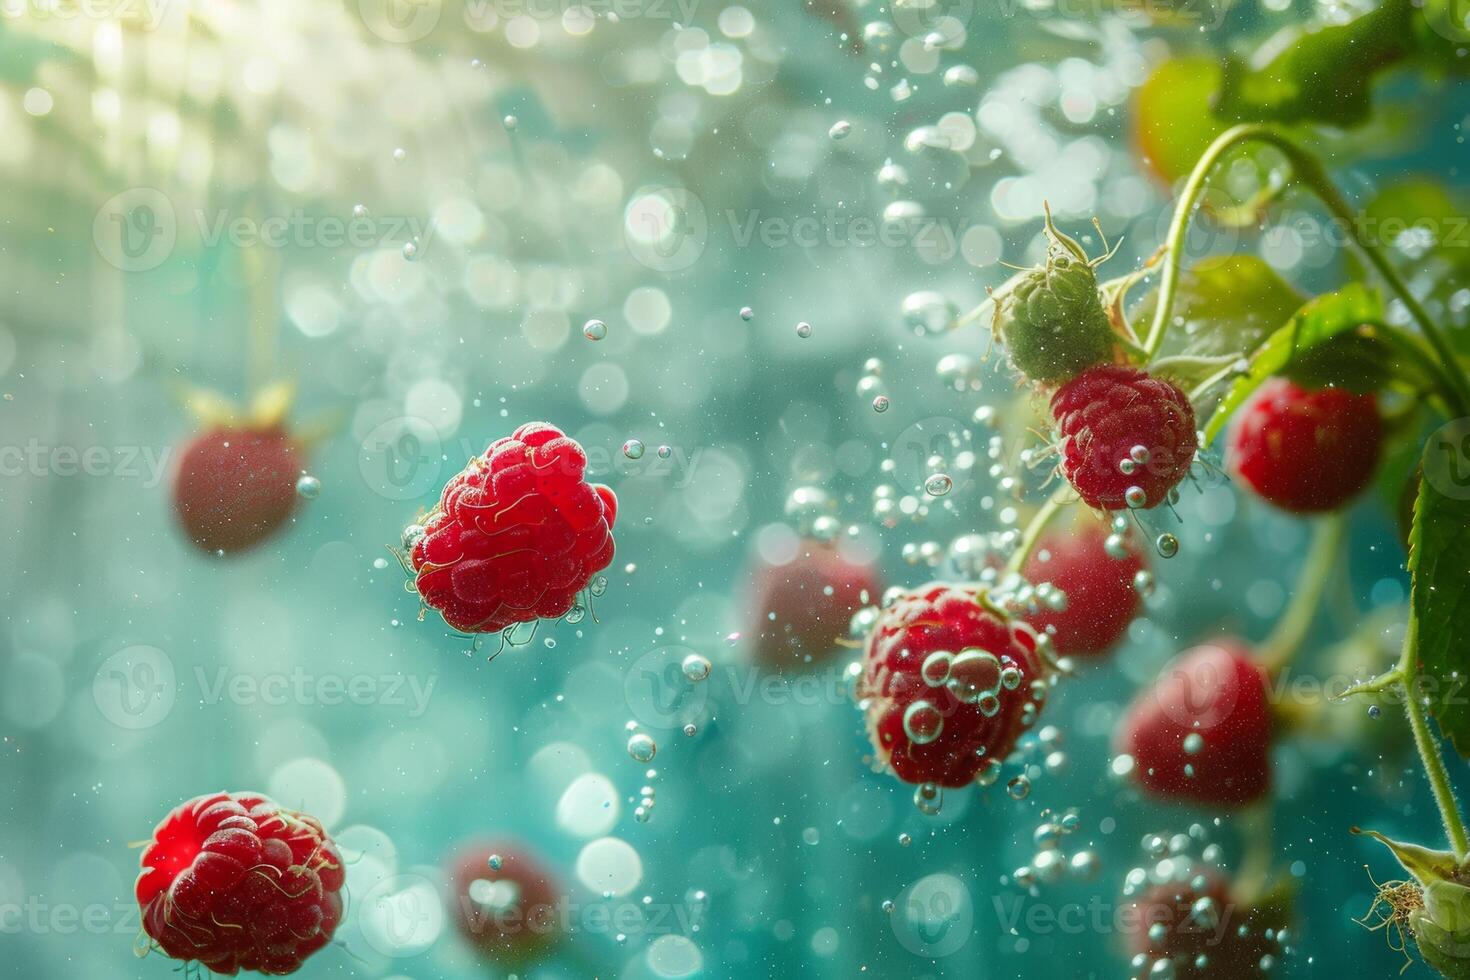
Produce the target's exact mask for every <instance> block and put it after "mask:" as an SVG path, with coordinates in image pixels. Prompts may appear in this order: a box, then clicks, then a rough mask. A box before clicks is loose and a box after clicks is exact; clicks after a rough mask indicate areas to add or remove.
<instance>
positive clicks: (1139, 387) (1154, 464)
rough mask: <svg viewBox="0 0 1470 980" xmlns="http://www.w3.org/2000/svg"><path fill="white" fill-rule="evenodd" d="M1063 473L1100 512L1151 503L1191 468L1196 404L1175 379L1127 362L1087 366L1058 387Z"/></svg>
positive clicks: (1054, 407)
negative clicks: (1123, 363) (1125, 363)
mask: <svg viewBox="0 0 1470 980" xmlns="http://www.w3.org/2000/svg"><path fill="white" fill-rule="evenodd" d="M1051 411H1052V415H1053V416H1054V417H1055V418H1056V422H1057V428H1058V430H1059V431H1060V434H1061V441H1062V445H1061V449H1062V464H1061V469H1062V475H1063V476H1065V477H1066V478H1067V479H1068V480H1069V481H1070V482H1071V484H1072V486H1073V487H1074V488H1076V490H1077V493H1078V495H1079V496H1081V498H1082V500H1083V501H1084V502H1085V503H1087V505H1088V506H1090V507H1095V508H1098V509H1099V510H1122V509H1123V508H1125V507H1130V508H1148V507H1155V506H1157V505H1159V504H1161V503H1163V502H1164V501H1165V500H1166V499H1167V498H1168V495H1169V491H1170V490H1172V489H1174V487H1175V486H1176V485H1177V484H1178V483H1179V481H1180V480H1182V479H1184V477H1185V476H1187V475H1188V473H1189V464H1190V463H1192V462H1193V461H1194V453H1195V449H1196V447H1197V445H1198V439H1197V436H1196V435H1195V430H1194V408H1193V407H1192V406H1191V405H1190V404H1189V399H1188V398H1186V397H1185V395H1184V392H1182V391H1180V390H1179V389H1178V388H1177V387H1175V386H1174V384H1173V383H1171V382H1169V381H1165V380H1163V379H1161V378H1154V377H1151V376H1149V375H1148V374H1145V373H1144V372H1142V371H1139V370H1137V369H1135V368H1131V367H1123V366H1121V365H1116V364H1104V365H1099V366H1098V367H1092V368H1088V369H1087V370H1086V371H1083V372H1082V373H1081V374H1079V375H1077V376H1076V377H1075V378H1073V379H1072V380H1071V381H1068V382H1067V383H1066V384H1064V385H1062V387H1060V388H1058V389H1057V392H1056V394H1055V395H1053V396H1052V399H1051Z"/></svg>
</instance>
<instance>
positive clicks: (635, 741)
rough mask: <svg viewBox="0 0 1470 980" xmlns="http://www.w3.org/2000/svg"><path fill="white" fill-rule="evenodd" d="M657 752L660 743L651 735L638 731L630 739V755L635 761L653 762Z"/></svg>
mask: <svg viewBox="0 0 1470 980" xmlns="http://www.w3.org/2000/svg"><path fill="white" fill-rule="evenodd" d="M657 754H658V743H657V742H655V741H654V740H653V738H652V737H651V736H649V735H647V734H645V733H643V732H638V733H637V734H635V735H634V736H633V737H632V738H630V739H628V755H629V756H631V757H632V759H633V761H634V762H652V761H653V757H654V756H655V755H657Z"/></svg>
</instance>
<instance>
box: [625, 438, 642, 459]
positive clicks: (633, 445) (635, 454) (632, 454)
mask: <svg viewBox="0 0 1470 980" xmlns="http://www.w3.org/2000/svg"><path fill="white" fill-rule="evenodd" d="M623 455H624V456H626V457H628V458H629V459H642V458H643V443H642V441H641V440H638V439H629V440H628V441H627V442H625V443H623Z"/></svg>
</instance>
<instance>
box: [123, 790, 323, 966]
mask: <svg viewBox="0 0 1470 980" xmlns="http://www.w3.org/2000/svg"><path fill="white" fill-rule="evenodd" d="M141 863H142V865H143V871H142V873H141V874H139V875H138V882H137V884H136V885H135V886H134V892H135V893H136V895H137V898H138V906H139V908H140V909H141V910H142V914H143V929H144V931H146V932H147V933H148V935H149V936H150V937H152V939H153V941H154V942H155V943H156V944H157V945H158V948H160V949H161V950H163V952H164V953H165V954H167V955H168V956H171V957H173V958H174V959H176V960H184V961H185V962H198V963H201V964H203V965H204V966H205V967H207V968H208V969H209V970H210V971H211V972H213V973H220V974H224V975H225V976H234V975H235V974H236V973H237V972H238V971H240V970H255V971H257V972H260V973H266V974H271V975H274V976H284V975H285V974H288V973H294V972H296V970H297V969H298V968H300V966H301V964H302V963H303V962H304V961H305V960H306V958H307V957H308V956H310V955H311V954H312V953H315V952H316V951H317V950H319V949H321V948H322V947H323V946H325V945H326V944H327V943H328V942H329V941H330V940H331V938H332V933H333V932H335V931H336V929H337V923H338V922H339V921H340V920H341V918H342V899H341V898H340V897H339V896H338V894H337V893H338V892H339V891H341V889H342V881H343V878H344V874H343V870H342V858H341V857H340V856H339V855H338V854H337V847H336V845H335V844H333V843H332V839H331V838H330V837H328V836H327V832H326V831H325V830H323V829H322V825H321V824H320V823H318V822H317V819H316V818H315V817H311V816H307V815H306V814H304V813H297V812H295V811H293V810H287V809H284V808H283V807H281V806H278V805H277V804H276V803H275V802H273V801H272V800H269V799H267V798H266V797H264V796H260V795H258V794H255V793H214V794H212V795H210V796H199V797H195V798H194V799H192V800H190V801H189V802H187V803H184V804H182V805H180V806H178V807H176V808H174V810H173V812H172V813H170V814H169V815H168V816H167V817H165V818H164V819H163V822H162V823H160V824H159V825H158V826H157V827H156V828H155V829H154V831H153V840H152V841H151V842H150V843H149V844H148V846H147V847H146V848H145V849H144V850H143V856H142V860H141Z"/></svg>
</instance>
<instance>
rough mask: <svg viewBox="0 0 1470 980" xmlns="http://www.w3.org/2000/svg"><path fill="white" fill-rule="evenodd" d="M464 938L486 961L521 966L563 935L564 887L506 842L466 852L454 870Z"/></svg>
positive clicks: (455, 909)
mask: <svg viewBox="0 0 1470 980" xmlns="http://www.w3.org/2000/svg"><path fill="white" fill-rule="evenodd" d="M450 876H451V879H452V884H451V888H452V894H453V898H454V907H453V908H452V909H450V915H451V917H452V918H453V919H454V922H455V925H457V926H458V927H459V931H460V934H461V935H463V936H464V937H465V939H467V940H469V942H470V943H472V944H473V945H474V946H475V948H476V949H478V950H479V951H480V953H481V954H482V955H484V956H485V957H486V958H488V959H493V960H497V961H500V962H507V963H513V964H521V963H524V962H526V961H528V960H531V959H533V958H535V957H536V956H538V955H540V954H541V953H542V952H544V951H545V950H547V949H549V948H551V947H552V946H554V945H555V944H556V942H557V940H558V939H559V938H560V936H561V932H560V929H561V922H560V920H559V918H558V916H557V901H558V898H559V896H560V895H561V886H560V885H559V884H557V882H556V879H555V878H554V877H553V876H552V874H551V872H549V871H548V870H546V868H544V867H542V865H541V863H540V862H539V861H538V860H537V859H536V858H534V857H532V856H531V855H530V854H528V853H527V852H526V851H524V850H523V849H521V848H519V847H517V846H515V845H514V844H511V843H508V842H504V843H502V842H493V841H492V842H488V843H483V844H475V845H472V846H470V847H467V848H465V849H464V850H463V851H461V852H460V853H459V855H458V856H457V857H456V858H455V859H454V862H453V864H452V865H451V867H450Z"/></svg>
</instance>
